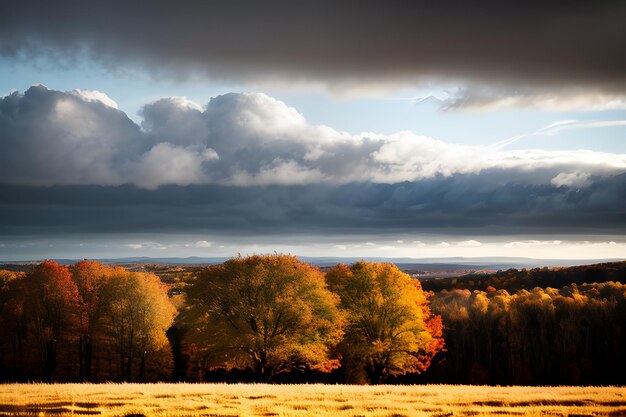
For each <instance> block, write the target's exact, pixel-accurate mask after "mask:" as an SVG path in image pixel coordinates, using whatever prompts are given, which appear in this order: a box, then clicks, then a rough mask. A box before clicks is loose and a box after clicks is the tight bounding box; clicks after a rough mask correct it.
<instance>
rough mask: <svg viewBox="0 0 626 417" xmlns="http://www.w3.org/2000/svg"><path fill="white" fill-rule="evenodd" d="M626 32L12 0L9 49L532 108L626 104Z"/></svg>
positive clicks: (311, 4) (371, 11) (561, 14)
mask: <svg viewBox="0 0 626 417" xmlns="http://www.w3.org/2000/svg"><path fill="white" fill-rule="evenodd" d="M625 22H626V4H625V3H624V2H621V1H556V2H548V1H526V2H515V1H485V2H467V1H461V0H454V1H449V0H440V1H406V0H401V1H387V2H380V1H367V0H366V1H364V0H358V1H357V0H353V1H334V0H317V1H306V2H305V1H287V0H285V1H252V0H246V1H243V0H229V1H200V0H197V1H184V2H172V1H82V0H81V1H79V0H75V1H64V0H61V1H54V2H53V1H47V2H39V1H28V0H27V1H24V0H14V1H11V0H9V1H3V2H2V3H1V4H0V51H1V53H2V54H4V55H5V56H22V57H26V58H27V59H29V58H32V57H34V56H41V55H38V54H40V53H45V54H46V55H45V56H48V57H56V58H57V59H59V61H60V62H62V63H65V64H66V65H72V59H74V58H75V57H76V56H77V55H78V54H80V53H83V52H86V53H87V54H88V55H89V56H91V57H92V58H93V59H95V60H96V61H98V62H100V63H102V64H103V65H105V66H106V67H109V68H111V69H113V70H118V69H120V68H124V66H125V65H127V64H139V65H141V66H143V67H144V68H147V69H149V70H150V71H152V72H154V73H155V74H161V75H163V76H168V77H172V76H173V77H186V76H187V75H189V74H191V73H195V74H208V75H210V76H214V77H217V78H222V79H232V80H235V81H241V80H243V81H257V80H259V79H270V80H272V79H273V80H276V79H280V80H282V81H285V80H287V81H291V82H308V81H310V82H315V83H324V84H331V85H335V86H337V85H342V84H344V83H345V84H354V85H363V84H366V85H367V84H373V85H380V84H386V83H391V84H394V83H406V82H415V81H416V80H436V81H441V80H448V81H449V80H452V81H458V82H466V83H470V84H477V85H482V84H488V85H489V86H491V89H492V90H491V92H490V93H489V94H487V96H488V95H493V94H494V92H495V91H498V90H499V89H500V88H502V89H503V91H504V93H503V94H510V90H511V86H514V88H515V90H514V93H515V94H517V95H519V96H520V97H522V98H524V99H527V98H528V96H529V95H530V96H532V95H533V94H535V93H534V91H535V89H537V88H540V89H541V88H546V87H549V88H551V89H555V91H559V90H561V89H566V90H568V89H569V90H568V91H569V93H572V94H573V93H575V92H579V93H580V92H581V91H582V92H583V93H584V92H585V91H594V92H595V93H598V92H604V93H607V94H609V93H611V94H612V93H616V92H617V93H624V92H626V54H624V51H625V50H626V24H625ZM524 89H529V90H528V91H524ZM570 90H572V91H570ZM468 91H469V90H468ZM544 92H545V91H544ZM463 96H464V94H463V93H461V94H460V97H461V99H459V100H453V101H452V102H451V103H447V104H446V106H447V107H449V108H455V107H461V104H460V103H462V102H463V99H462V98H463ZM484 98H485V94H482V96H481V98H480V100H483V101H484ZM544 99H545V97H544ZM480 100H478V101H480Z"/></svg>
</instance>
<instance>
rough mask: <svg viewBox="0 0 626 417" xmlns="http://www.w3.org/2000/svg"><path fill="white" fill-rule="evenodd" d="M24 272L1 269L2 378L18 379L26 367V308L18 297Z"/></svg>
mask: <svg viewBox="0 0 626 417" xmlns="http://www.w3.org/2000/svg"><path fill="white" fill-rule="evenodd" d="M23 277H24V273H23V272H14V271H6V270H0V315H1V320H0V379H1V380H8V379H13V380H18V379H20V378H21V377H22V376H23V375H22V374H23V369H24V362H23V359H24V355H23V347H24V335H25V327H26V326H25V323H24V320H23V318H24V308H23V303H22V302H23V300H21V299H20V298H19V297H18V294H19V292H20V291H19V288H20V286H21V280H22V279H23Z"/></svg>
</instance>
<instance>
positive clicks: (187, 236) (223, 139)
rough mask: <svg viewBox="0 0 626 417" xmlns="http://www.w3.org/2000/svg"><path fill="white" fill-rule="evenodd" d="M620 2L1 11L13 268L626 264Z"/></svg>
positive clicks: (74, 5) (87, 5) (156, 5)
mask: <svg viewBox="0 0 626 417" xmlns="http://www.w3.org/2000/svg"><path fill="white" fill-rule="evenodd" d="M625 21H626V5H624V3H623V2H618V1H615V2H609V1H607V2H601V1H600V2H575V1H559V2H552V3H550V4H546V2H534V1H531V2H524V3H520V2H506V1H493V2H482V3H481V5H480V7H479V6H476V5H473V6H470V5H469V4H468V3H467V2H463V1H446V0H442V1H438V2H431V1H423V2H421V1H396V2H369V1H363V0H360V1H342V2H337V1H315V2H293V1H264V2H257V1H239V0H230V1H221V2H218V1H202V2H201V1H187V2H163V1H151V2H141V1H137V2H121V1H107V2H99V1H96V2H85V1H58V2H30V1H3V2H2V3H1V4H0V260H10V259H15V260H17V259H39V258H45V257H66V258H82V257H118V256H232V255H236V254H237V253H244V254H245V253H258V252H271V251H274V250H276V251H280V252H290V253H294V254H297V255H315V256H389V257H394V256H397V257H400V256H402V257H407V256H408V257H416V258H419V257H438V256H442V257H444V256H445V257H447V256H530V257H536V258H577V259H591V258H618V257H624V255H625V254H626V237H625V233H626V54H624V51H625V50H626V25H625V24H624V22H625Z"/></svg>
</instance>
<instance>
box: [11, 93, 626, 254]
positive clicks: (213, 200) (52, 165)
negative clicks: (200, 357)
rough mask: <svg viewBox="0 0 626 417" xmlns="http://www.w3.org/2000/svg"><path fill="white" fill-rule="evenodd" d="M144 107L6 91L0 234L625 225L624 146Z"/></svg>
mask: <svg viewBox="0 0 626 417" xmlns="http://www.w3.org/2000/svg"><path fill="white" fill-rule="evenodd" d="M142 116H143V122H142V123H141V126H139V125H137V124H136V123H135V122H133V121H131V120H130V119H129V118H128V117H127V116H126V115H125V114H124V113H123V112H122V111H120V110H118V109H117V108H116V106H115V103H113V102H110V99H108V97H106V96H105V95H104V94H103V93H99V92H93V91H91V92H85V91H72V92H60V91H53V90H49V89H47V88H45V87H43V86H33V87H32V88H30V89H29V90H27V91H26V92H25V93H24V94H19V93H13V94H11V95H9V96H7V97H4V98H3V99H2V100H0V195H3V196H5V198H3V199H2V201H1V202H0V235H5V236H16V235H58V234H63V233H78V234H82V233H198V232H203V233H213V232H216V233H221V234H228V235H240V236H242V235H255V234H260V235H267V234H278V235H280V234H283V233H298V234H306V233H309V234H316V233H317V234H329V235H336V234H363V233H370V234H378V233H405V232H411V233H412V232H416V231H417V232H420V233H435V234H441V233H443V234H445V233H448V234H450V233H452V232H453V234H455V235H459V236H460V235H467V238H466V239H460V240H459V241H462V242H463V245H464V247H475V246H477V244H479V242H478V241H476V240H474V238H473V237H475V236H484V235H490V234H495V235H516V234H523V235H537V234H546V233H559V234H586V233H594V234H598V233H601V234H606V235H610V234H619V235H623V234H624V233H626V155H619V154H608V153H600V152H592V151H583V150H577V151H542V150H521V151H520V150H518V151H503V150H502V149H501V147H500V145H498V144H496V145H495V146H492V147H485V146H483V147H471V146H460V145H455V144H449V143H445V142H442V141H439V140H436V139H433V138H429V137H424V136H420V135H417V134H415V133H412V132H399V133H396V134H393V135H388V136H386V135H379V134H374V133H363V134H360V135H349V134H347V133H343V132H339V131H337V130H335V129H332V128H331V127H328V126H316V125H311V124H310V123H308V122H307V121H306V119H305V117H304V116H303V115H302V114H300V113H298V111H297V110H295V109H293V108H291V107H289V106H287V105H286V104H285V103H283V102H281V101H278V100H276V99H273V98H271V97H268V96H266V95H264V94H253V93H248V94H226V95H222V96H218V97H215V98H213V99H212V100H211V101H210V102H209V103H208V104H207V105H206V106H205V107H201V106H199V105H198V104H195V103H192V102H190V101H188V100H186V99H184V98H181V97H170V98H165V99H161V100H158V101H156V102H154V103H150V104H147V105H146V106H145V107H144V108H143V111H142ZM568 123H569V122H568ZM572 123H573V122H572ZM570 124H571V123H570ZM561 125H562V124H559V125H558V126H561ZM558 126H557V127H558ZM195 245H196V246H197V247H204V246H208V245H210V242H209V241H204V240H198V241H197V242H196V243H195Z"/></svg>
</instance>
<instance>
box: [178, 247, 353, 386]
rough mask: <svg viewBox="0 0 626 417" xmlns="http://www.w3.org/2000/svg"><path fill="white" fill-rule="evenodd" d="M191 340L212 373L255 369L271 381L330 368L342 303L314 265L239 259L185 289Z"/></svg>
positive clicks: (214, 268) (282, 258)
mask: <svg viewBox="0 0 626 417" xmlns="http://www.w3.org/2000/svg"><path fill="white" fill-rule="evenodd" d="M187 296H188V302H189V304H190V306H191V307H190V310H189V311H188V316H187V318H188V320H189V323H190V324H189V326H190V328H191V332H190V333H191V336H192V338H193V340H195V341H196V342H197V346H198V348H199V349H201V350H202V351H203V352H204V353H205V359H206V361H207V365H208V367H209V368H225V369H232V368H238V369H245V368H252V369H253V370H254V372H255V373H256V375H257V377H258V378H260V379H262V380H269V379H271V378H272V377H274V376H275V375H277V374H279V373H281V372H286V371H291V370H294V369H301V370H304V369H312V370H319V371H330V370H332V369H334V368H335V367H337V366H338V365H339V363H338V361H337V360H335V359H332V358H331V354H330V352H331V348H332V347H333V346H335V345H336V344H337V343H338V342H339V340H340V339H341V336H342V324H343V321H342V315H341V313H340V311H339V309H338V308H337V305H338V302H339V300H338V298H337V296H335V295H334V294H333V293H331V292H330V291H329V290H328V289H327V288H326V283H325V280H324V276H323V274H322V273H321V272H320V271H319V270H318V269H317V268H315V267H313V266H311V265H308V264H306V263H303V262H300V261H298V260H297V259H296V258H295V257H292V256H286V255H273V256H251V257H246V258H236V259H231V260H229V261H227V262H225V263H224V264H223V265H219V266H211V267H209V268H207V269H206V270H204V272H202V273H201V274H199V276H198V277H197V278H196V279H195V281H194V282H193V283H192V285H191V286H189V287H188V288H187Z"/></svg>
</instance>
